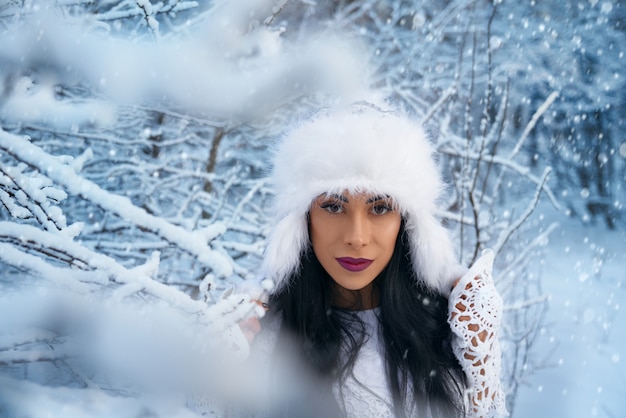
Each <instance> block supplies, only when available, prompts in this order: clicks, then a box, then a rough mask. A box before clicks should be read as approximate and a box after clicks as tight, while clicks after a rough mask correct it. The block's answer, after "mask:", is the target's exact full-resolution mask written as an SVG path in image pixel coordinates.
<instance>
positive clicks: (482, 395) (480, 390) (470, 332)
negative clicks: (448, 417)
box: [448, 251, 508, 418]
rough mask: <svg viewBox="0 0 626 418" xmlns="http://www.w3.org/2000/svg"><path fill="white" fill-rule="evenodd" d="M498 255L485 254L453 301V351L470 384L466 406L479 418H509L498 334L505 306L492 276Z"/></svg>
mask: <svg viewBox="0 0 626 418" xmlns="http://www.w3.org/2000/svg"><path fill="white" fill-rule="evenodd" d="M493 259H494V255H493V252H491V251H485V253H484V254H483V256H482V257H481V258H480V259H478V261H476V263H475V264H474V265H473V266H472V267H471V268H470V270H469V271H468V272H467V273H466V274H465V275H463V277H462V278H461V279H460V280H459V282H458V283H457V285H456V286H455V287H454V289H453V290H452V293H451V294H450V298H449V316H448V322H449V323H450V327H451V328H452V332H453V333H454V335H455V339H454V341H453V343H452V350H453V351H454V354H455V356H456V357H457V359H458V360H459V362H460V363H461V367H462V368H463V371H464V372H465V375H466V377H467V380H468V386H469V391H468V393H467V399H466V406H467V408H468V410H469V415H470V416H471V417H476V418H479V417H480V418H500V417H504V416H507V415H508V414H507V411H506V407H505V403H504V393H503V391H502V389H501V384H500V369H501V364H500V362H501V359H500V357H501V352H500V344H499V342H498V333H499V329H500V324H501V322H502V308H503V302H502V298H501V297H500V294H499V293H498V291H497V290H496V288H495V285H494V282H493V278H492V276H491V271H492V266H493Z"/></svg>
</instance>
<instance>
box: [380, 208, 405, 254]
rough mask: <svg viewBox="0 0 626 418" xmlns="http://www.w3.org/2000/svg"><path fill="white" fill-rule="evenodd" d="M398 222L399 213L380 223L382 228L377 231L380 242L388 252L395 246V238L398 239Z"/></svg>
mask: <svg viewBox="0 0 626 418" xmlns="http://www.w3.org/2000/svg"><path fill="white" fill-rule="evenodd" d="M400 223H401V218H400V215H398V216H397V217H393V218H391V219H389V222H386V223H385V224H384V225H382V228H381V229H380V230H379V232H378V234H379V237H380V238H381V244H382V245H383V246H384V247H385V249H386V250H388V251H390V252H393V249H394V247H395V246H396V240H397V239H398V234H399V233H400Z"/></svg>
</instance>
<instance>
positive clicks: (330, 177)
mask: <svg viewBox="0 0 626 418" xmlns="http://www.w3.org/2000/svg"><path fill="white" fill-rule="evenodd" d="M272 182H273V186H274V189H275V192H276V198H275V213H276V226H275V228H274V231H273V232H272V234H271V235H270V237H269V240H268V245H267V249H266V252H265V257H264V260H263V265H262V271H263V274H264V275H265V277H267V278H270V279H272V280H273V281H274V283H275V285H276V289H279V288H281V287H282V286H285V285H286V284H287V281H288V277H290V275H291V274H293V273H294V272H295V271H297V269H298V268H299V267H300V266H299V260H300V257H301V255H302V253H303V252H304V251H305V250H306V248H307V246H308V245H309V244H308V243H309V237H308V226H307V221H306V214H307V212H308V211H309V208H310V205H311V202H312V201H313V200H314V199H315V198H316V197H317V196H319V195H320V194H322V193H341V192H343V191H349V192H363V191H366V192H370V193H380V194H386V195H389V196H391V197H392V198H393V199H394V201H395V202H396V203H397V204H398V207H399V208H400V211H401V213H402V216H403V217H404V219H405V227H406V229H407V233H408V235H409V237H410V247H411V252H412V254H411V259H412V263H413V268H414V269H415V270H416V272H417V276H418V277H421V278H422V279H423V280H424V282H425V283H426V285H427V286H429V287H430V288H432V289H435V290H437V291H438V292H440V293H442V294H445V295H447V294H449V292H450V287H451V284H452V281H453V280H454V279H456V278H458V277H460V273H461V272H462V268H461V267H460V266H459V264H458V262H457V260H456V257H455V254H454V250H453V246H452V242H451V240H450V238H449V236H448V232H447V230H446V229H445V228H444V227H443V226H442V225H441V224H440V223H439V222H438V221H437V220H436V218H435V215H434V214H435V211H436V201H437V199H438V198H439V193H440V191H441V190H443V187H444V185H443V183H442V181H441V178H440V175H439V171H438V168H437V166H436V164H435V162H434V160H433V150H432V147H431V145H430V144H429V142H428V140H427V138H426V136H425V134H424V131H423V130H422V129H421V128H420V127H419V126H417V125H415V124H413V123H412V122H410V121H409V120H408V119H407V118H404V117H400V116H397V115H394V114H390V113H384V112H381V111H379V110H374V109H371V108H366V109H363V110H360V111H350V112H348V111H343V112H337V113H333V114H330V115H323V116H318V117H316V118H314V119H313V120H311V121H308V122H306V123H304V124H302V125H301V126H299V127H297V128H296V129H294V130H293V131H291V132H290V133H289V134H288V135H287V136H286V137H285V138H284V140H283V141H282V142H281V143H280V144H279V145H278V148H277V150H276V153H275V159H274V171H273V173H272Z"/></svg>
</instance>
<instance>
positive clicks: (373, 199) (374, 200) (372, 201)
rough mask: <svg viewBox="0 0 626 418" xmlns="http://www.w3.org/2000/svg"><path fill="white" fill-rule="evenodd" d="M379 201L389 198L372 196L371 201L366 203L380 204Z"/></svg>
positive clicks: (368, 200)
mask: <svg viewBox="0 0 626 418" xmlns="http://www.w3.org/2000/svg"><path fill="white" fill-rule="evenodd" d="M379 200H389V196H385V195H378V196H372V197H370V198H369V199H367V201H366V202H365V203H367V204H370V203H374V202H378V201H379Z"/></svg>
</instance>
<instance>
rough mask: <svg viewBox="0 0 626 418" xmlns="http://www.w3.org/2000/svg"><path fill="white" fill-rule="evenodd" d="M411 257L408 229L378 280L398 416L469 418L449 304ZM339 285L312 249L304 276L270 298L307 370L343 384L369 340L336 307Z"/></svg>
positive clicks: (304, 263) (301, 271)
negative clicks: (454, 349)
mask: <svg viewBox="0 0 626 418" xmlns="http://www.w3.org/2000/svg"><path fill="white" fill-rule="evenodd" d="M409 251H410V250H409V245H408V242H407V239H406V233H405V229H404V222H402V224H401V227H400V233H399V234H398V238H397V239H396V244H395V248H394V252H393V255H392V257H391V260H390V261H389V264H388V265H387V266H386V268H385V269H384V270H383V271H382V272H381V273H380V275H379V276H378V277H377V278H376V279H375V281H374V285H375V287H376V289H377V292H378V295H379V301H380V305H379V306H380V314H379V321H380V324H381V325H382V336H383V341H384V352H385V359H386V371H387V378H388V381H389V382H390V391H391V394H392V396H393V400H394V408H395V415H396V416H397V417H406V416H407V412H408V411H417V412H418V415H419V416H427V414H426V413H425V412H424V411H426V410H430V412H431V413H432V415H433V416H435V417H446V418H447V417H453V416H464V414H465V413H464V410H463V402H462V399H463V391H464V389H465V383H464V382H465V376H464V374H463V371H462V370H461V367H460V365H459V363H458V361H457V360H456V358H455V357H454V354H453V352H452V348H451V344H450V341H451V330H450V327H449V325H448V322H447V312H448V308H447V306H448V301H447V299H446V298H445V297H443V296H441V295H439V294H438V293H436V292H434V291H432V290H430V289H428V288H426V287H425V286H424V285H423V284H422V283H423V281H422V280H418V278H417V277H415V272H414V270H413V268H412V265H411V261H410V257H409V254H410V252H409ZM333 286H335V283H334V281H333V280H332V278H331V277H330V276H329V275H328V273H327V272H326V271H325V270H324V268H323V267H322V266H321V264H320V262H319V261H318V260H317V258H316V257H315V255H314V253H313V251H312V249H311V248H310V246H309V250H308V251H307V252H306V253H305V254H303V256H302V259H301V266H300V269H299V271H298V273H296V274H295V275H294V276H293V277H291V278H290V280H289V283H288V285H286V286H284V287H283V288H282V289H281V290H279V291H278V292H276V293H274V294H272V295H271V296H270V301H269V308H270V311H269V315H268V317H269V318H272V317H276V316H278V317H279V318H280V319H281V321H282V326H281V327H282V328H281V333H285V334H289V335H291V337H292V338H293V339H295V343H296V347H297V350H298V351H299V353H298V354H299V355H300V357H301V360H302V361H303V362H304V364H306V365H307V366H308V367H309V368H310V369H311V370H312V371H313V372H315V373H316V374H317V375H318V376H319V377H322V378H327V379H328V380H330V381H339V382H340V384H341V382H343V381H344V380H345V379H346V377H347V375H348V374H349V373H350V371H351V370H352V368H353V366H354V364H355V361H356V358H357V357H358V353H359V350H360V348H361V347H362V345H363V343H364V341H365V326H364V324H363V322H362V321H361V320H360V319H359V317H358V316H357V315H355V314H353V313H351V312H350V310H346V309H345V308H337V307H336V306H333V304H332V300H333V298H332V296H333ZM356 300H357V301H358V298H357V299H356ZM357 303H358V302H357ZM354 308H356V309H358V306H356V307H354ZM341 352H343V353H347V356H346V357H345V358H344V355H345V354H341V356H340V353H341ZM340 386H341V385H340ZM409 391H411V392H410V393H409ZM408 413H409V414H411V415H413V414H412V413H410V412H408Z"/></svg>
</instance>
